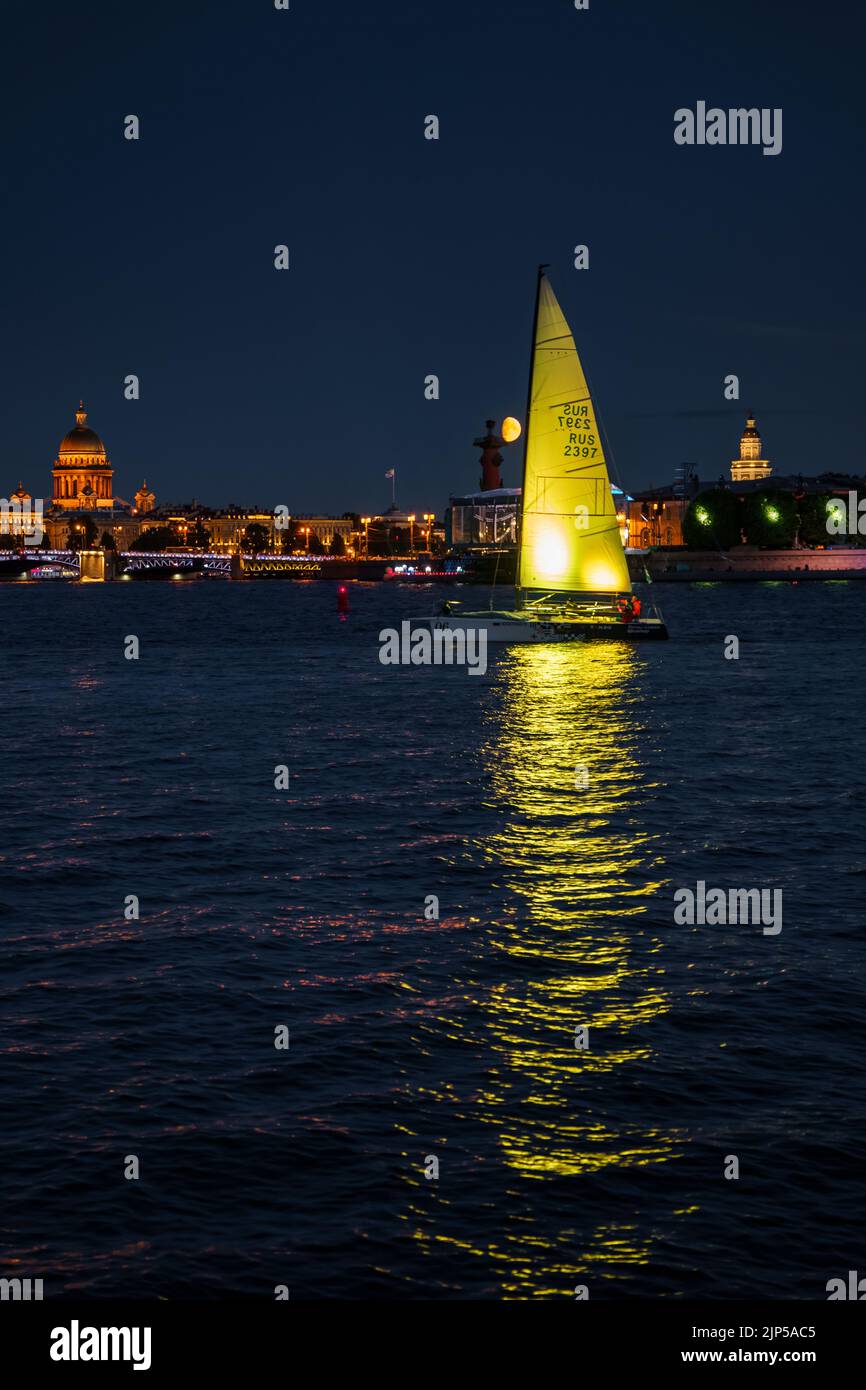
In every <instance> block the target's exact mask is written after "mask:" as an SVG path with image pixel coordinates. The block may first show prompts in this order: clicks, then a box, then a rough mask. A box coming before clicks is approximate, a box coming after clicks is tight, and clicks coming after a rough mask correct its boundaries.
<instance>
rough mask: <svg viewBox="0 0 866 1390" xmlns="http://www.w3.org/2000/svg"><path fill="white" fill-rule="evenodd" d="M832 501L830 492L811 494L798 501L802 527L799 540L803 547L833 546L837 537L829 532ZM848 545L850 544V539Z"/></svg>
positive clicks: (798, 536)
mask: <svg viewBox="0 0 866 1390" xmlns="http://www.w3.org/2000/svg"><path fill="white" fill-rule="evenodd" d="M830 500H831V494H830V493H829V492H809V493H806V495H805V496H803V497H800V498H799V499H798V502H797V511H798V514H799V517H800V527H799V530H798V532H797V539H798V540H799V542H800V544H801V545H832V544H833V542H834V540H835V539H836V537H835V536H833V535H831V534H830V532H829V531H828V530H827V517H828V515H829V503H830ZM848 543H849V544H850V538H849V541H848Z"/></svg>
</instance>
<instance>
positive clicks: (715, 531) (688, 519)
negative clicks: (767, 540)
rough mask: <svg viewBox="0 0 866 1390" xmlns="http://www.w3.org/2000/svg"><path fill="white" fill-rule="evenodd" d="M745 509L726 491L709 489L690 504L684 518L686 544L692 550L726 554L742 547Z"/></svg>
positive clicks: (736, 498)
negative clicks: (733, 547)
mask: <svg viewBox="0 0 866 1390" xmlns="http://www.w3.org/2000/svg"><path fill="white" fill-rule="evenodd" d="M742 524H743V505H742V503H741V501H740V499H739V497H736V496H735V495H734V493H732V492H729V491H728V489H727V488H723V487H715V488H710V490H709V491H708V492H700V493H698V496H697V497H696V498H695V499H694V501H692V502H690V503H689V505H688V507H687V508H686V514H685V516H684V517H683V540H684V541H685V543H686V545H687V546H688V547H689V549H690V550H727V549H728V548H729V547H730V546H732V545H739V544H740V541H741V531H742Z"/></svg>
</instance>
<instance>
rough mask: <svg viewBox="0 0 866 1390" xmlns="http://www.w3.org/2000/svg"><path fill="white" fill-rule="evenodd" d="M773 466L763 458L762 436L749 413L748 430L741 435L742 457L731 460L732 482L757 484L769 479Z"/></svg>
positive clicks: (747, 419) (747, 418)
mask: <svg viewBox="0 0 866 1390" xmlns="http://www.w3.org/2000/svg"><path fill="white" fill-rule="evenodd" d="M772 471H773V469H772V465H771V464H770V463H769V461H768V460H767V459H762V458H761V436H760V435H759V433H758V427H757V425H756V424H755V417H754V415H753V414H752V412H751V411H749V414H748V416H747V417H746V428H745V429H744V430H743V433H742V434H741V435H740V457H739V458H738V459H731V481H732V482H734V483H749V482H757V481H759V480H760V479H761V478H769V476H770V474H771V473H772Z"/></svg>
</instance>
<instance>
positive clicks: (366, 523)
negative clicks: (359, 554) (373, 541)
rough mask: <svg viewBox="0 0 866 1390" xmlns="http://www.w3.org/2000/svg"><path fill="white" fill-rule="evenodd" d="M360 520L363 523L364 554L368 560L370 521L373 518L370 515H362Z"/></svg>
mask: <svg viewBox="0 0 866 1390" xmlns="http://www.w3.org/2000/svg"><path fill="white" fill-rule="evenodd" d="M361 520H362V521H363V523H364V554H365V555H366V557H367V559H368V560H369V558H370V522H371V521H372V520H373V518H372V517H371V516H362V517H361Z"/></svg>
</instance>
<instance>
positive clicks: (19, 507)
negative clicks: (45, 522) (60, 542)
mask: <svg viewBox="0 0 866 1390" xmlns="http://www.w3.org/2000/svg"><path fill="white" fill-rule="evenodd" d="M0 535H2V536H20V537H21V539H22V540H23V542H24V544H25V545H41V544H42V541H43V539H44V537H45V531H44V530H43V527H42V498H41V497H25V498H21V497H13V498H12V499H11V500H10V499H9V498H8V497H0Z"/></svg>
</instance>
